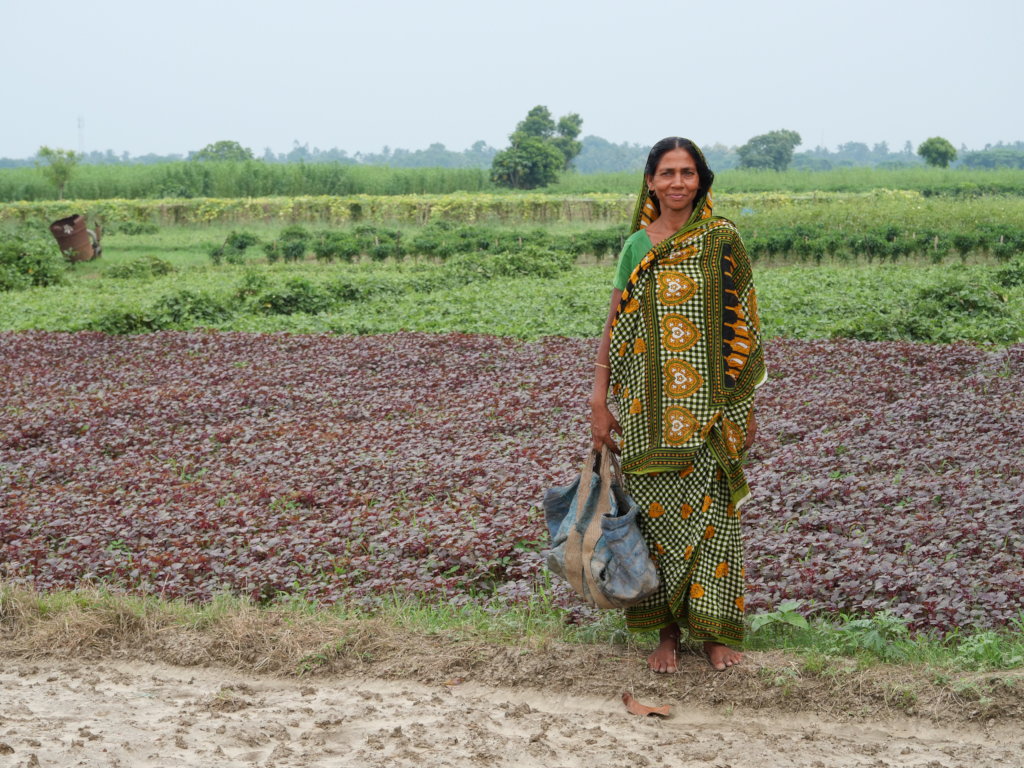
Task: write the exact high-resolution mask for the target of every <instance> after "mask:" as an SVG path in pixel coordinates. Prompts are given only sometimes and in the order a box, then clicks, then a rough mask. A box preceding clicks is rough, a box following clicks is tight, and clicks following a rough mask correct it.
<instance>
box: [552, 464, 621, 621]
mask: <svg viewBox="0 0 1024 768" xmlns="http://www.w3.org/2000/svg"><path fill="white" fill-rule="evenodd" d="M595 471H596V472H597V473H598V477H599V482H598V485H597V494H598V496H597V499H596V503H595V505H594V509H593V514H591V515H590V518H589V519H588V520H587V527H586V529H585V530H584V531H583V532H582V533H581V532H580V530H579V528H578V525H573V526H572V528H571V529H570V531H569V536H568V538H567V540H566V544H565V572H566V577H567V578H568V580H569V583H570V584H571V585H572V588H573V589H574V590H576V593H577V594H578V595H580V596H582V597H584V598H586V597H588V596H589V598H590V600H591V602H593V603H594V604H595V605H596V606H597V607H598V608H614V607H615V605H614V604H613V603H612V602H611V601H609V600H608V598H606V597H605V596H604V593H603V592H601V588H600V585H599V584H598V582H597V577H596V575H595V574H594V573H593V571H592V569H591V562H592V560H593V557H594V548H595V547H596V546H597V542H598V540H599V539H600V538H601V533H602V528H601V519H602V518H603V517H604V516H605V515H606V514H608V512H610V511H611V483H612V474H615V475H616V477H617V478H621V470H620V469H619V466H618V462H617V461H615V456H614V454H612V452H611V451H609V450H608V448H607V447H604V448H602V449H601V453H600V455H598V454H597V452H596V451H594V450H593V449H591V451H590V456H589V457H588V458H587V462H586V464H585V465H584V467H583V470H582V471H581V472H580V484H579V488H580V492H579V493H578V494H577V497H576V498H577V505H576V520H577V521H578V520H579V518H580V515H581V514H582V513H583V510H585V509H586V508H587V505H588V504H589V502H590V485H591V481H592V475H593V473H594V472H595ZM584 488H586V491H584V490H583V489H584ZM584 584H586V588H584Z"/></svg>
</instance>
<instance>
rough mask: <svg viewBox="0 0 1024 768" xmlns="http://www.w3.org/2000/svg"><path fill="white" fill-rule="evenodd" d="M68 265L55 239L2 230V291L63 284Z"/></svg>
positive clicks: (0, 240) (0, 265) (0, 275)
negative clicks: (54, 241) (58, 249)
mask: <svg viewBox="0 0 1024 768" xmlns="http://www.w3.org/2000/svg"><path fill="white" fill-rule="evenodd" d="M67 268H68V267H67V263H66V262H65V260H64V259H63V258H61V256H60V253H59V252H58V251H57V248H56V246H55V245H54V243H53V241H52V240H50V239H44V238H42V237H37V236H33V235H29V234H20V233H17V232H12V233H7V232H2V231H0V292H2V291H17V290H21V289H23V288H31V287H32V286H46V285H60V284H61V283H63V282H64V279H65V274H66V273H67Z"/></svg>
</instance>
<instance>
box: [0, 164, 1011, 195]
mask: <svg viewBox="0 0 1024 768" xmlns="http://www.w3.org/2000/svg"><path fill="white" fill-rule="evenodd" d="M639 184H640V177H639V174H638V173H594V174H579V173H567V174H564V175H563V176H562V178H561V179H560V180H559V181H558V183H556V184H553V185H552V186H550V187H547V188H545V189H543V190H536V191H539V192H544V193H551V194H557V195H576V194H587V193H598V192H606V193H614V194H622V195H632V194H634V193H635V192H636V191H637V189H638V187H639ZM715 189H716V190H717V191H718V192H720V193H723V192H724V193H737V192H739V193H744V192H747V193H758V192H792V193H806V192H815V191H825V192H867V191H870V190H873V189H908V190H917V191H919V192H921V193H922V194H924V195H926V196H953V197H971V196H976V195H982V194H986V195H991V194H998V195H1021V196H1024V170H1020V169H1007V168H1004V169H998V170H980V169H956V170H947V169H939V168H898V169H881V168H836V169H832V170H829V171H786V172H784V173H776V172H775V171H750V170H745V171H743V170H728V171H722V172H720V173H719V174H718V175H717V180H716V182H715ZM482 191H486V192H490V193H495V192H501V193H504V192H506V190H502V189H500V188H498V187H495V186H494V185H493V184H492V183H491V182H490V174H489V172H488V171H487V170H485V169H477V168H388V167H384V166H367V165H340V164H329V163H323V164H310V165H306V164H302V163H293V164H268V163H262V162H258V161H248V162H239V163H196V162H178V163H164V164H159V165H125V166H117V165H86V166H80V167H78V168H77V169H76V170H75V173H74V175H73V176H72V179H71V181H70V182H69V183H68V186H67V189H66V190H65V196H66V197H68V198H70V199H78V200H104V199H111V198H119V199H139V198H150V199H156V198H180V197H184V198H196V197H220V198H230V197H235V198H238V197H242V198H245V197H273V196H286V197H292V196H302V195H355V194H369V195H408V194H448V193H452V192H482ZM510 194H515V193H510ZM55 196H56V189H55V188H54V187H53V185H52V184H51V183H50V182H48V181H47V180H46V178H45V177H44V175H43V174H42V172H41V171H40V170H38V169H35V168H8V169H0V202H13V201H19V200H25V201H38V200H52V199H54V198H55Z"/></svg>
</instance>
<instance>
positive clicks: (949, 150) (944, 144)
mask: <svg viewBox="0 0 1024 768" xmlns="http://www.w3.org/2000/svg"><path fill="white" fill-rule="evenodd" d="M917 154H919V155H920V156H921V157H922V158H924V161H925V162H926V163H928V165H934V166H936V167H937V168H946V167H948V166H949V164H950V163H951V162H953V161H954V160H956V148H955V147H954V146H953V145H952V144H950V143H949V142H948V141H946V139H944V138H942V137H941V136H932V137H931V138H930V139H925V140H924V141H922V142H921V146H919V147H918V148H917Z"/></svg>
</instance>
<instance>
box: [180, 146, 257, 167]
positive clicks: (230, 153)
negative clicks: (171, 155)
mask: <svg viewBox="0 0 1024 768" xmlns="http://www.w3.org/2000/svg"><path fill="white" fill-rule="evenodd" d="M191 159H192V160H200V161H207V162H223V161H238V160H252V159H253V154H252V150H251V149H249V148H248V147H243V146H242V145H241V144H239V143H238V142H237V141H215V142H214V143H213V144H207V145H206V146H205V147H203V148H202V149H200V150H199V151H198V152H195V153H193V155H192V157H191Z"/></svg>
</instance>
